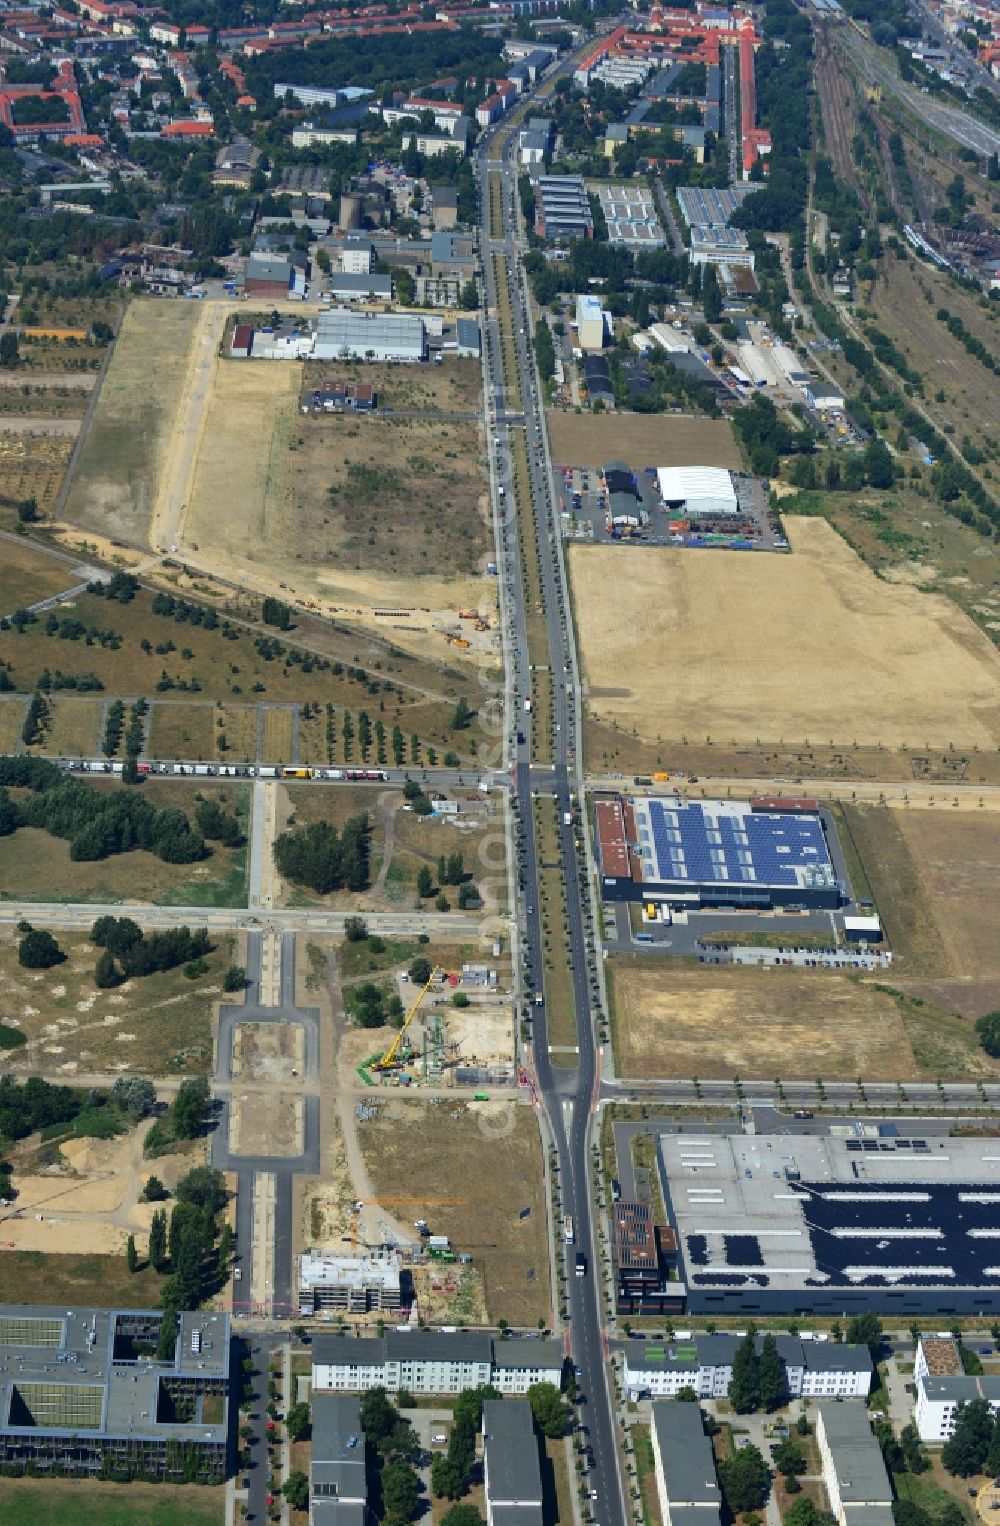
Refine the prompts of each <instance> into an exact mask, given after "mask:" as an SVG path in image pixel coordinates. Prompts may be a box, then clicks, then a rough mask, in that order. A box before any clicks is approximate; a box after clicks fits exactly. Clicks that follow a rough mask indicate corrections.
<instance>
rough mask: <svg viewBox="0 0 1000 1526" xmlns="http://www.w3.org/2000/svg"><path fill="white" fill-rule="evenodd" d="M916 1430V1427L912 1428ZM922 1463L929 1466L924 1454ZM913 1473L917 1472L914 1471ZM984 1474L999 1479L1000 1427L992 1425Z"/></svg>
mask: <svg viewBox="0 0 1000 1526" xmlns="http://www.w3.org/2000/svg"><path fill="white" fill-rule="evenodd" d="M914 1430H916V1426H914ZM924 1463H925V1465H926V1466H927V1467H929V1466H930V1461H929V1459H928V1458H927V1457H926V1454H924ZM913 1471H914V1472H916V1471H917V1470H916V1469H914V1470H913ZM986 1472H987V1473H988V1474H989V1475H990V1477H991V1478H1000V1425H994V1427H993V1435H992V1436H991V1438H990V1449H989V1451H988V1452H987V1454H986Z"/></svg>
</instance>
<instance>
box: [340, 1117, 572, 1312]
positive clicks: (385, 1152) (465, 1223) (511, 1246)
mask: <svg viewBox="0 0 1000 1526" xmlns="http://www.w3.org/2000/svg"><path fill="white" fill-rule="evenodd" d="M358 1137H359V1140H360V1143H361V1147H362V1150H363V1152H364V1157H365V1164H366V1166H367V1168H368V1171H369V1174H370V1175H371V1178H372V1183H373V1185H374V1188H375V1194H376V1196H377V1197H383V1196H384V1197H385V1199H386V1203H387V1206H388V1207H390V1209H391V1208H392V1206H393V1200H395V1202H396V1203H397V1204H398V1203H399V1202H400V1201H401V1200H402V1199H404V1198H405V1199H406V1202H405V1203H404V1204H403V1206H402V1207H401V1208H400V1209H399V1212H400V1215H401V1216H402V1215H405V1216H406V1218H407V1219H418V1218H421V1217H425V1218H426V1219H427V1220H428V1222H429V1223H431V1224H432V1225H433V1228H434V1232H435V1234H444V1235H447V1236H448V1237H449V1239H450V1240H451V1242H452V1244H453V1246H454V1247H455V1250H456V1252H459V1253H461V1252H466V1251H467V1252H469V1254H471V1255H472V1256H473V1257H474V1259H475V1266H476V1270H477V1271H480V1272H481V1273H482V1277H483V1283H484V1287H485V1294H486V1306H487V1310H488V1313H489V1317H490V1319H491V1320H492V1321H493V1322H494V1323H495V1322H496V1320H498V1319H501V1318H503V1319H506V1320H508V1321H509V1322H510V1323H511V1324H512V1325H527V1326H532V1325H534V1324H535V1323H536V1321H537V1320H538V1319H539V1318H542V1319H545V1320H549V1319H550V1318H551V1309H550V1298H549V1272H548V1250H547V1237H546V1209H545V1192H544V1186H543V1178H542V1158H541V1143H540V1140H539V1136H538V1124H537V1122H536V1119H535V1115H534V1113H533V1112H532V1110H531V1109H530V1108H529V1107H525V1106H523V1105H521V1104H519V1103H516V1102H509V1103H508V1102H502V1103H482V1104H476V1103H469V1102H464V1101H462V1100H461V1099H460V1098H458V1097H456V1098H455V1100H454V1101H451V1100H448V1101H441V1102H439V1103H438V1104H437V1105H428V1104H427V1103H426V1102H397V1101H396V1100H395V1099H393V1101H392V1103H391V1104H390V1106H389V1107H388V1108H387V1109H384V1110H383V1111H382V1113H381V1115H380V1116H379V1118H377V1119H376V1120H374V1121H372V1122H367V1123H362V1124H359V1126H358ZM525 1208H528V1209H530V1210H531V1211H530V1213H529V1214H528V1215H527V1217H525V1218H523V1219H522V1218H520V1217H519V1215H520V1213H521V1212H522V1210H523V1209H525ZM461 1272H462V1268H461V1267H459V1266H457V1265H456V1266H455V1267H443V1268H442V1269H441V1275H442V1277H445V1276H447V1275H448V1274H452V1275H457V1276H459V1277H460V1275H461Z"/></svg>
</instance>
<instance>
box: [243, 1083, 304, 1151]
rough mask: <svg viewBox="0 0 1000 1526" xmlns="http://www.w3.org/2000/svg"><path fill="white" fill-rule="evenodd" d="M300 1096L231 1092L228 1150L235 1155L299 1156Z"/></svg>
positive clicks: (302, 1113) (301, 1109) (300, 1143)
mask: <svg viewBox="0 0 1000 1526" xmlns="http://www.w3.org/2000/svg"><path fill="white" fill-rule="evenodd" d="M303 1118H304V1112H303V1104H302V1098H301V1097H276V1096H274V1095H273V1093H271V1092H239V1091H234V1092H233V1093H232V1098H231V1111H230V1115H229V1148H230V1150H232V1152H233V1154H234V1155H293V1156H294V1155H301V1154H302V1141H303Z"/></svg>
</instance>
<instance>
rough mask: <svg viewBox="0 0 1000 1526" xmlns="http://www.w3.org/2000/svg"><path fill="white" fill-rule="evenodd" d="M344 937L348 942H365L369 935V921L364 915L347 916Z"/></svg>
mask: <svg viewBox="0 0 1000 1526" xmlns="http://www.w3.org/2000/svg"><path fill="white" fill-rule="evenodd" d="M344 937H345V938H346V939H347V941H348V943H364V941H365V939H366V938H367V937H368V923H367V922H366V921H365V919H364V917H347V918H345V920H344Z"/></svg>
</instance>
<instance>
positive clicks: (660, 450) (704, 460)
mask: <svg viewBox="0 0 1000 1526" xmlns="http://www.w3.org/2000/svg"><path fill="white" fill-rule="evenodd" d="M545 423H546V428H547V429H548V434H549V446H550V448H551V451H552V459H553V461H555V462H557V463H558V464H559V465H560V466H590V467H598V466H602V465H603V464H604V462H605V461H626V462H628V464H629V466H631V467H632V468H633V470H637V471H641V470H642V469H643V468H644V467H647V466H729V467H732V468H733V469H734V470H735V471H739V470H741V469H742V465H743V462H742V459H741V457H740V449H739V446H738V445H737V443H736V437H735V436H734V434H733V430H732V426H731V424H729V422H728V421H727V420H725V419H704V418H688V417H674V416H673V415H655V414H647V413H623V412H619V411H617V410H616V411H615V412H614V413H608V414H603V415H602V414H577V413H561V412H555V411H551V412H548V413H546V415H545Z"/></svg>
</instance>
